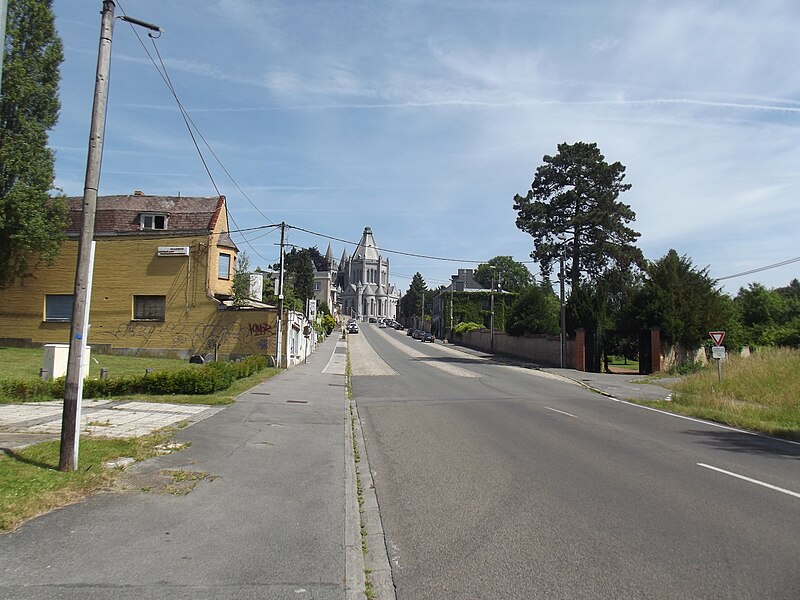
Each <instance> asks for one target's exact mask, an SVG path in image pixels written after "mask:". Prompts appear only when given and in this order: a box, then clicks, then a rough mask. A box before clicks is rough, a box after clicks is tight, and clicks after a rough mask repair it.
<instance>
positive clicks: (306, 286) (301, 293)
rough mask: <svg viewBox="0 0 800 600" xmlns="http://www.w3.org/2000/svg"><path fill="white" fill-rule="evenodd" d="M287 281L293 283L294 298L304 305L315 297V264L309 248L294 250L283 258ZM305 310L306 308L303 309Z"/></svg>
mask: <svg viewBox="0 0 800 600" xmlns="http://www.w3.org/2000/svg"><path fill="white" fill-rule="evenodd" d="M283 265H284V269H285V271H286V273H285V280H284V281H289V282H290V283H291V286H292V288H293V289H294V296H295V297H296V298H297V299H298V300H300V301H301V302H302V303H303V307H305V302H306V300H308V299H310V298H313V297H314V263H313V261H312V260H311V252H310V250H309V249H308V248H302V249H300V250H298V249H297V248H292V251H291V252H289V253H288V254H286V256H284V258H283ZM301 310H304V308H301Z"/></svg>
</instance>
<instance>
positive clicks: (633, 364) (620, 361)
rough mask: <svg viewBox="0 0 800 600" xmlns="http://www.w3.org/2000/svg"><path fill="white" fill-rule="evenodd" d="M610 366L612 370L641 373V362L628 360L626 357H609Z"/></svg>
mask: <svg viewBox="0 0 800 600" xmlns="http://www.w3.org/2000/svg"><path fill="white" fill-rule="evenodd" d="M608 366H609V367H612V368H613V367H619V369H624V370H625V371H634V372H636V373H638V372H639V361H638V360H631V359H630V358H628V359H626V358H625V357H624V356H609V357H608Z"/></svg>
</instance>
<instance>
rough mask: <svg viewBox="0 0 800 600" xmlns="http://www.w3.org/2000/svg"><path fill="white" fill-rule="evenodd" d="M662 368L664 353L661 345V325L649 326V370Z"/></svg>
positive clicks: (653, 370)
mask: <svg viewBox="0 0 800 600" xmlns="http://www.w3.org/2000/svg"><path fill="white" fill-rule="evenodd" d="M663 370H664V353H663V350H662V346H661V327H651V328H650V372H651V373H658V372H660V371H663Z"/></svg>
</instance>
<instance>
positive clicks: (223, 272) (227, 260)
mask: <svg viewBox="0 0 800 600" xmlns="http://www.w3.org/2000/svg"><path fill="white" fill-rule="evenodd" d="M217 277H219V278H220V279H230V278H231V255H230V254H226V253H224V252H220V254H219V273H218V274H217Z"/></svg>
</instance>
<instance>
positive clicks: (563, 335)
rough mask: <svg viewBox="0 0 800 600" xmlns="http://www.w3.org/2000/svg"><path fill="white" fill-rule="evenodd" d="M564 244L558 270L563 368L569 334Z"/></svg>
mask: <svg viewBox="0 0 800 600" xmlns="http://www.w3.org/2000/svg"><path fill="white" fill-rule="evenodd" d="M563 244H566V242H563ZM563 244H562V246H561V256H559V257H558V258H559V263H560V267H561V268H560V269H559V272H558V279H559V281H560V282H561V353H560V356H561V358H560V365H561V368H562V369H563V368H564V363H566V356H565V355H566V346H567V342H566V336H567V311H566V305H565V303H564V276H565V273H564V260H565V257H564V253H565V252H566V250H565V249H564V245H563Z"/></svg>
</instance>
